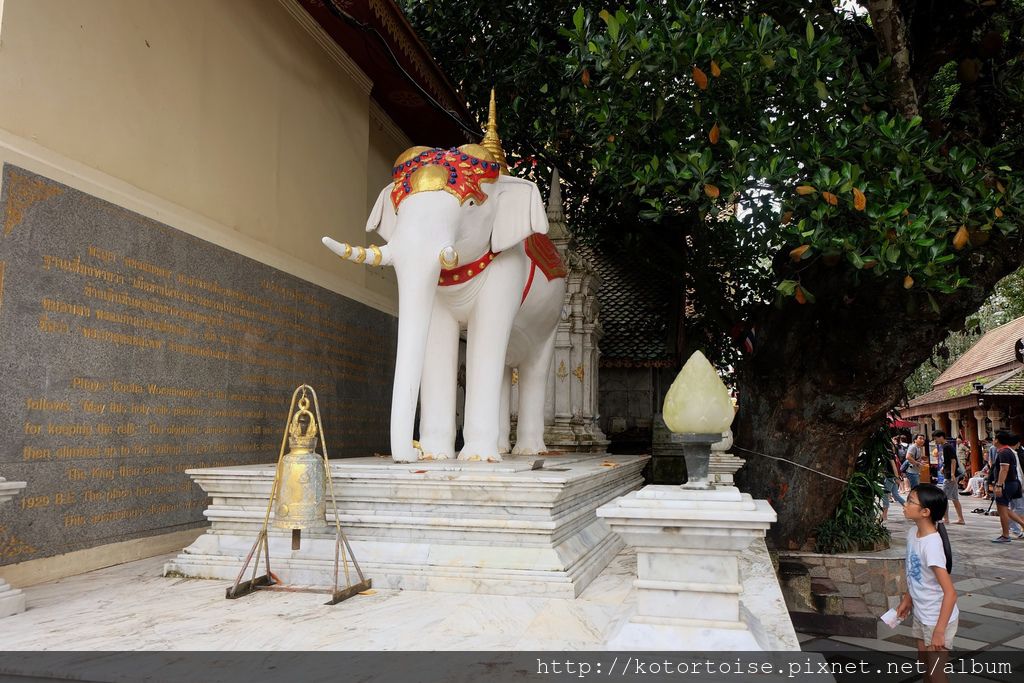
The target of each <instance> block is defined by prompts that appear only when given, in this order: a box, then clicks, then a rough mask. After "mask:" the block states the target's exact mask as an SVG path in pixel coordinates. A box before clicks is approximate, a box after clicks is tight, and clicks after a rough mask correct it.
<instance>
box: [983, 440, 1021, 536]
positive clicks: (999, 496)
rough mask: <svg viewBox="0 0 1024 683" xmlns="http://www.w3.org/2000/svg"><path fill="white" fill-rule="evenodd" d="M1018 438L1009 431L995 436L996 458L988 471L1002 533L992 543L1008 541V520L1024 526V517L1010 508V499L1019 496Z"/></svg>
mask: <svg viewBox="0 0 1024 683" xmlns="http://www.w3.org/2000/svg"><path fill="white" fill-rule="evenodd" d="M1018 443H1020V439H1019V438H1018V437H1016V436H1014V435H1013V434H1010V433H1009V432H997V433H996V438H995V446H996V459H995V462H994V463H993V466H992V470H991V472H989V478H990V481H992V484H993V488H992V491H993V493H994V494H995V497H996V512H997V513H998V514H999V525H1000V527H1001V529H1002V534H1000V535H999V536H997V537H996V538H993V539H992V542H993V543H1009V542H1010V520H1011V519H1012V520H1013V521H1015V522H1017V524H1020V525H1022V526H1024V518H1022V517H1021V516H1020V515H1019V514H1017V513H1016V512H1015V511H1013V510H1011V509H1010V501H1012V500H1014V499H1016V498H1020V497H1021V481H1020V475H1021V472H1020V465H1019V463H1018V462H1017V451H1016V450H1015V447H1016V446H1017V444H1018Z"/></svg>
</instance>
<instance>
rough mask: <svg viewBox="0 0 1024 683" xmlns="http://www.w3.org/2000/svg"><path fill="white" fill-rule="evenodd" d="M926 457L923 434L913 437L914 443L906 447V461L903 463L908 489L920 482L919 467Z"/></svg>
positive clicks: (912, 488) (926, 451)
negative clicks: (908, 484)
mask: <svg viewBox="0 0 1024 683" xmlns="http://www.w3.org/2000/svg"><path fill="white" fill-rule="evenodd" d="M927 459H928V450H927V448H926V447H925V441H924V434H918V435H917V436H916V437H914V443H912V444H911V445H910V447H909V448H907V462H906V464H905V465H904V468H905V470H906V474H907V481H908V482H909V483H910V490H911V491H913V490H914V487H916V486H917V485H918V484H920V483H921V475H920V472H919V468H920V467H921V465H923V464H924V463H925V462H926V461H927Z"/></svg>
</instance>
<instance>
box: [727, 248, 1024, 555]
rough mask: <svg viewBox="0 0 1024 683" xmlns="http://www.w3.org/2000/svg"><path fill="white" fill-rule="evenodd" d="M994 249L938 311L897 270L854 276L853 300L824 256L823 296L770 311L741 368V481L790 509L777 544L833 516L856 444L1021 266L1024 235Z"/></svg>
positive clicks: (819, 281)
mask: <svg viewBox="0 0 1024 683" xmlns="http://www.w3.org/2000/svg"><path fill="white" fill-rule="evenodd" d="M988 246H989V248H988V249H986V255H985V256H984V258H981V259H975V261H978V262H979V263H978V264H977V265H976V266H975V267H974V268H973V269H972V268H965V275H966V276H967V277H970V278H971V280H972V282H973V284H974V285H975V287H972V288H965V289H963V290H961V291H958V292H957V293H955V294H952V295H948V296H941V297H940V296H936V301H937V302H938V304H939V312H935V311H934V310H933V308H932V306H931V305H930V303H929V301H928V299H927V297H926V296H925V295H924V294H922V293H920V292H915V291H913V290H911V291H907V290H905V289H903V286H902V283H901V278H900V277H898V276H892V277H889V278H884V279H881V280H879V281H878V282H877V283H876V284H874V285H871V284H870V283H867V284H865V283H862V284H860V285H853V284H850V285H849V289H850V291H856V292H857V295H856V298H854V299H851V298H849V297H848V296H847V295H846V294H845V293H844V291H843V290H844V283H845V280H844V278H843V277H841V276H840V274H839V273H836V272H830V271H833V269H830V268H828V267H827V266H824V265H819V266H817V268H816V269H811V271H810V272H808V273H805V275H804V281H805V282H807V283H808V286H809V288H810V289H811V290H812V291H814V292H815V293H816V294H817V295H818V299H817V303H814V304H806V305H803V306H801V305H800V304H798V303H796V302H795V301H794V300H792V299H789V300H786V301H785V302H783V304H782V305H781V307H775V306H772V307H766V308H765V309H763V310H762V311H761V313H760V315H759V316H758V318H757V319H756V324H757V340H756V344H755V350H754V354H753V355H752V356H751V357H750V358H748V359H747V362H746V363H744V364H743V366H742V367H741V368H739V375H738V377H739V394H740V400H739V402H740V412H739V415H738V416H737V423H736V430H735V431H736V447H737V453H738V455H740V456H742V457H744V458H746V460H747V464H746V467H745V468H744V469H742V470H740V472H739V479H740V485H741V486H742V487H743V488H744V490H747V491H749V492H750V493H752V494H753V495H754V497H755V498H764V499H767V500H768V501H769V502H770V503H771V504H772V506H773V507H774V508H775V510H776V512H778V514H779V520H778V522H777V523H776V524H775V525H774V526H773V527H772V530H771V532H770V535H769V538H770V540H771V541H772V542H773V544H774V545H775V547H777V548H798V547H801V546H803V545H804V544H805V543H806V542H807V541H808V540H809V538H810V537H811V535H812V534H813V532H814V529H815V528H816V527H817V526H818V525H819V524H820V523H821V522H823V521H824V520H826V519H827V518H828V517H829V516H831V514H832V512H833V511H834V510H835V507H836V505H837V503H838V501H839V496H840V494H841V493H842V491H843V488H844V487H845V482H846V481H848V480H849V478H850V476H851V474H852V473H853V467H854V463H855V461H856V457H857V453H858V452H859V451H860V449H861V448H862V446H863V445H864V443H865V441H866V440H867V438H868V437H869V436H870V435H871V434H872V433H873V432H874V431H875V430H876V429H878V427H880V426H881V425H882V424H883V422H884V420H885V416H886V413H887V412H888V411H889V410H890V409H891V408H893V407H894V406H896V405H897V404H898V402H899V401H900V399H901V398H902V396H903V381H904V380H905V379H906V378H907V377H908V376H909V375H910V374H911V373H912V372H913V370H914V369H915V368H916V367H917V366H918V365H920V364H921V363H922V362H924V361H925V360H926V359H927V358H928V357H929V356H930V354H931V351H932V348H933V347H934V345H935V344H937V343H938V342H940V341H941V340H942V339H944V338H945V336H946V334H947V333H948V332H950V331H951V330H953V329H959V328H960V327H962V325H963V321H964V319H965V318H966V317H967V316H968V315H969V314H971V313H972V312H974V311H976V310H977V309H978V307H980V306H981V304H982V303H983V302H984V300H985V299H986V297H987V296H988V294H989V293H990V292H991V290H992V288H993V287H994V286H995V283H996V282H998V281H999V280H1000V279H1001V278H1002V277H1003V276H1005V275H1007V274H1009V273H1010V272H1012V271H1013V270H1015V269H1016V268H1017V267H1018V266H1019V265H1020V261H1021V256H1022V253H1024V248H1022V245H1021V243H1020V241H1019V240H1017V239H1015V238H1014V239H1012V240H1010V239H1004V238H999V237H995V236H994V237H993V238H992V240H991V243H990V245H988ZM841 267H842V266H836V267H835V269H839V268H841ZM865 276H866V278H865V279H870V277H871V276H870V274H865ZM751 451H752V452H751ZM755 453H761V454H767V455H770V456H774V457H777V458H785V459H786V460H792V461H794V462H797V463H800V464H801V465H804V466H805V467H808V468H811V469H812V470H816V471H817V472H812V471H809V470H807V469H804V468H802V467H799V466H796V465H793V464H790V463H788V462H779V461H776V460H771V459H769V458H766V457H762V456H760V455H756V454H755ZM823 475H831V477H835V478H837V479H832V478H829V477H827V476H823Z"/></svg>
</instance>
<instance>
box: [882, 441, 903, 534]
mask: <svg viewBox="0 0 1024 683" xmlns="http://www.w3.org/2000/svg"><path fill="white" fill-rule="evenodd" d="M889 469H890V470H891V473H890V475H889V476H887V477H886V478H885V480H884V481H883V482H882V486H883V487H884V489H885V491H884V492H883V493H882V521H883V522H884V521H885V520H887V519H888V518H889V496H890V495H891V496H892V499H893V500H895V501H896V502H897V503H899V504H900V505H901V506H902V505H906V501H905V500H903V496H901V495H900V485H899V483H898V482H899V481H900V480H901V479H903V477H902V475H900V456H899V450H898V449H894V450H893V452H892V455H891V456H890V457H889Z"/></svg>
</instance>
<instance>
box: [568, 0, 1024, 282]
mask: <svg viewBox="0 0 1024 683" xmlns="http://www.w3.org/2000/svg"><path fill="white" fill-rule="evenodd" d="M603 16H604V21H600V22H595V21H593V20H592V18H591V17H590V16H589V15H588V16H587V17H586V18H585V19H584V20H583V21H582V23H581V24H580V25H579V26H578V27H574V28H573V29H570V30H567V32H566V33H567V35H568V36H569V37H570V39H571V40H572V42H573V49H572V51H571V52H570V54H569V62H568V63H569V65H570V66H571V67H573V68H574V69H575V70H576V71H577V72H578V73H584V72H586V73H589V83H584V82H580V81H579V79H576V81H577V83H578V85H577V86H576V91H577V92H576V98H577V99H578V101H579V102H581V103H582V104H583V107H582V113H583V117H582V119H581V120H580V121H579V122H578V124H577V130H578V134H582V135H585V136H587V137H588V138H589V140H590V144H591V145H592V147H594V148H595V150H596V153H595V155H594V157H593V159H592V168H593V171H594V173H595V174H596V175H598V176H600V177H605V178H607V179H608V181H609V182H608V186H609V189H611V188H617V194H618V195H619V201H620V202H621V201H625V200H627V199H629V198H634V199H638V200H640V202H641V203H642V204H644V205H646V208H645V210H644V211H643V212H642V213H641V214H640V215H641V217H642V218H645V219H648V220H650V221H653V222H655V223H661V222H664V221H665V220H666V218H667V217H673V216H679V215H680V214H691V215H693V216H694V218H695V219H696V220H697V221H700V222H706V223H709V224H711V225H712V226H713V230H712V231H713V232H714V233H715V235H716V236H717V237H718V238H719V239H720V240H729V241H730V242H731V241H740V242H745V243H746V244H747V246H748V247H749V253H748V258H747V261H748V262H751V263H755V264H756V263H757V260H756V256H758V255H762V254H775V253H778V252H779V251H788V250H791V249H795V248H797V247H802V246H806V247H807V248H805V249H803V250H802V251H801V252H800V253H799V255H798V256H795V257H794V260H795V261H796V263H795V266H794V267H792V268H785V269H783V268H779V267H778V266H776V267H775V269H774V271H775V272H774V273H773V275H774V277H771V276H769V277H766V278H757V277H756V276H755V277H754V278H750V279H746V278H745V279H746V280H747V281H745V282H742V284H743V285H746V286H744V287H743V289H749V288H750V287H749V286H750V285H754V284H755V283H760V284H763V283H764V282H765V281H766V280H774V281H775V285H776V290H777V291H778V292H779V293H780V294H782V295H787V296H788V295H794V296H795V295H796V294H797V292H799V291H802V292H803V294H804V297H805V298H807V294H808V293H809V291H808V289H809V288H808V286H807V285H806V284H804V283H802V281H801V274H802V273H803V272H804V271H805V270H806V268H807V266H808V265H809V264H811V263H812V262H814V261H815V260H816V259H818V258H822V257H823V258H825V259H827V260H828V261H829V262H831V263H832V264H834V265H837V266H838V265H839V264H840V263H845V264H846V269H847V270H850V269H852V270H854V271H858V272H859V273H864V274H867V277H876V278H877V277H886V276H887V275H888V274H890V273H897V274H899V276H900V277H902V278H906V277H907V276H909V277H910V278H911V279H907V280H905V282H906V283H907V286H908V288H909V287H915V286H916V287H923V288H924V289H925V290H927V291H930V292H942V293H948V292H952V291H954V290H955V289H957V288H960V287H964V286H966V285H968V284H969V281H968V280H967V279H966V278H965V277H964V276H963V275H962V274H961V272H960V267H959V266H960V263H961V262H962V259H963V254H961V253H960V251H959V250H958V249H957V248H955V247H954V244H953V239H954V236H955V235H956V233H957V231H958V230H959V229H960V227H961V226H966V229H967V231H969V232H973V233H974V234H975V241H976V242H980V241H982V240H983V239H984V238H985V237H984V235H985V233H988V232H989V231H992V230H998V231H1002V232H1004V233H1010V232H1013V231H1015V230H1016V227H1017V223H1018V221H1019V220H1020V218H1021V214H1020V202H1021V200H1022V199H1024V182H1022V176H1021V175H1020V173H1019V171H1018V170H1015V169H1013V167H1011V166H1010V165H1009V162H1008V159H1010V158H1011V157H1013V156H1015V155H1016V154H1018V153H1019V150H1018V149H1011V148H1010V146H1009V145H1007V144H1002V143H999V144H994V145H986V144H982V143H980V142H979V141H975V140H963V141H961V142H960V143H959V144H955V143H951V141H950V140H948V139H947V138H944V137H935V136H932V135H930V134H929V132H928V131H926V130H925V129H924V128H923V127H922V126H921V123H922V119H921V118H920V117H914V118H912V119H909V120H905V119H903V118H901V117H899V116H895V115H893V114H892V113H890V112H889V111H887V110H886V105H887V101H888V97H889V96H888V94H887V91H886V87H885V86H886V83H885V76H886V72H887V65H886V64H881V65H871V64H865V63H863V62H862V61H861V60H860V59H859V58H858V52H857V50H856V46H855V45H851V43H850V42H848V41H845V40H844V38H843V36H842V33H841V32H840V31H838V30H836V27H835V26H829V27H828V28H830V29H832V30H827V31H822V32H821V33H820V35H818V36H816V32H815V31H814V30H813V25H812V24H811V22H809V21H808V22H806V23H805V24H804V25H803V26H801V27H800V28H801V29H802V30H800V31H799V33H798V32H796V31H795V30H792V28H787V27H785V26H782V25H780V24H779V23H777V22H776V21H775V20H773V19H772V18H771V17H769V16H766V15H762V16H761V17H758V18H753V17H750V16H744V17H743V18H742V19H741V20H739V21H737V20H736V19H735V18H733V17H728V16H721V15H719V14H716V13H714V12H713V11H710V10H709V9H708V7H707V5H706V4H705V3H700V2H678V1H677V2H666V3H652V4H647V3H644V2H639V3H637V4H636V5H635V6H634V7H633V8H632V9H631V10H630V11H628V12H627V11H625V10H623V9H620V10H618V11H617V12H616V14H615V15H614V17H612V15H609V14H607V13H605V15H603ZM609 19H611V20H612V21H609ZM833 19H834V21H838V19H836V18H833ZM613 26H614V27H615V28H614V31H613V30H612V27H613ZM716 73H717V74H718V75H717V76H716V75H715V74H716ZM858 193H862V194H858ZM736 202H738V203H739V205H740V207H741V210H740V211H733V212H728V213H727V212H726V210H727V209H728V208H729V207H730V205H731V204H733V203H736ZM997 210H998V211H997ZM997 214H1001V216H1000V217H999V218H996V215H997ZM782 216H785V218H784V219H781V217H782ZM780 219H781V220H780ZM708 245H710V246H711V247H712V248H713V247H714V241H708V243H707V245H704V246H708ZM964 253H966V252H964ZM782 275H787V276H786V277H780V276H782ZM741 277H742V276H741ZM855 279H856V278H855ZM758 294H760V295H762V297H763V296H764V295H766V294H767V292H764V291H760V292H758ZM759 298H761V297H759Z"/></svg>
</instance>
